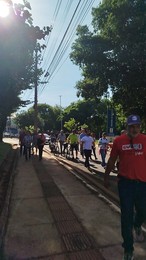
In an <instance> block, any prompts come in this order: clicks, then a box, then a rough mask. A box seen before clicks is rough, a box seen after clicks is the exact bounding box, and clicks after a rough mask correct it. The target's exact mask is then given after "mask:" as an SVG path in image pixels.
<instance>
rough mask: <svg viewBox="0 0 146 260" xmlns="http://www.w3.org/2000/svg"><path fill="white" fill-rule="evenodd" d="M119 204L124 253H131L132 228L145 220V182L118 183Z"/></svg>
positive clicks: (123, 180) (125, 181)
mask: <svg viewBox="0 0 146 260" xmlns="http://www.w3.org/2000/svg"><path fill="white" fill-rule="evenodd" d="M118 189H119V196H120V204H121V232H122V237H123V240H124V243H123V247H124V249H125V251H126V252H129V251H133V249H134V248H133V227H141V225H142V224H143V222H144V221H145V220H146V182H139V181H132V180H127V179H125V178H122V179H120V180H119V183H118Z"/></svg>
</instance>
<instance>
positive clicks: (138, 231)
mask: <svg viewBox="0 0 146 260" xmlns="http://www.w3.org/2000/svg"><path fill="white" fill-rule="evenodd" d="M133 235H134V240H135V242H143V241H144V234H143V231H142V228H141V227H134V232H133Z"/></svg>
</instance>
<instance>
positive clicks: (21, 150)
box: [20, 144, 25, 156]
mask: <svg viewBox="0 0 146 260" xmlns="http://www.w3.org/2000/svg"><path fill="white" fill-rule="evenodd" d="M22 154H23V155H24V154H25V147H24V144H20V156H21V155H22Z"/></svg>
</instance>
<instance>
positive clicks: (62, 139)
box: [57, 130, 66, 155]
mask: <svg viewBox="0 0 146 260" xmlns="http://www.w3.org/2000/svg"><path fill="white" fill-rule="evenodd" d="M57 139H58V141H59V144H60V153H61V155H62V152H63V149H62V148H63V145H64V143H65V141H66V135H65V134H64V132H63V130H61V131H60V133H59V135H58V138H57Z"/></svg>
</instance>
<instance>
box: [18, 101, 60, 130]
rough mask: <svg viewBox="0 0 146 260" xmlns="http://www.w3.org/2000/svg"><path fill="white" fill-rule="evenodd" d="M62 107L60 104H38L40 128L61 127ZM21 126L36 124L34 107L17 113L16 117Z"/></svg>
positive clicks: (54, 128) (51, 128)
mask: <svg viewBox="0 0 146 260" xmlns="http://www.w3.org/2000/svg"><path fill="white" fill-rule="evenodd" d="M59 116H60V108H59V107H58V106H55V107H52V106H49V105H47V104H38V128H40V129H43V130H44V131H47V130H56V129H57V130H59V129H60V122H59ZM15 122H16V124H17V125H18V126H19V128H26V127H28V128H29V129H30V127H31V128H32V126H33V124H34V109H33V107H32V108H30V109H28V111H25V112H21V113H19V114H17V116H16V119H15Z"/></svg>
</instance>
